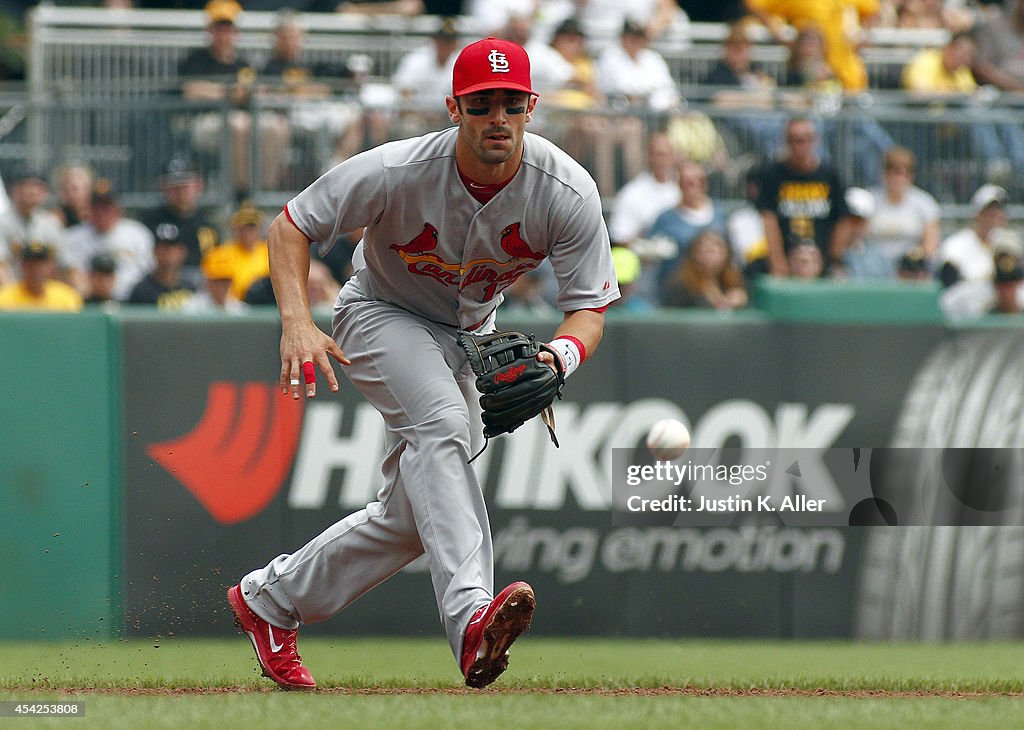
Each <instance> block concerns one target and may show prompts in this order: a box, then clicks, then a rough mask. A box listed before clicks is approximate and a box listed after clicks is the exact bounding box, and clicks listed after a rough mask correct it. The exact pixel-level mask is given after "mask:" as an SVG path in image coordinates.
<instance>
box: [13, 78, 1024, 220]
mask: <svg viewBox="0 0 1024 730" xmlns="http://www.w3.org/2000/svg"><path fill="white" fill-rule="evenodd" d="M687 91H688V92H689V94H690V95H689V97H688V104H687V107H686V109H685V110H683V111H681V112H675V113H672V114H667V115H666V114H650V113H647V112H645V111H643V110H638V109H631V108H629V107H614V106H609V107H608V108H605V109H601V110H594V111H587V112H578V111H566V110H558V109H552V108H545V107H543V105H541V106H540V107H538V110H539V113H538V115H537V117H536V118H535V120H534V123H533V124H532V125H531V126H530V127H528V129H530V130H531V131H534V132H537V133H539V134H543V135H545V136H548V137H549V138H551V139H552V140H553V141H555V142H556V143H558V144H560V145H561V146H563V147H566V148H568V149H569V150H570V151H572V152H573V154H575V155H576V156H577V158H578V159H579V160H580V161H581V162H582V163H583V164H584V165H585V166H586V167H588V169H590V171H591V172H592V174H594V176H595V178H596V179H597V180H598V183H599V185H600V186H601V191H602V194H603V195H604V197H605V198H606V199H611V198H612V197H613V196H614V193H615V191H616V190H617V189H618V187H619V186H621V185H622V184H623V183H624V182H625V181H626V180H628V179H629V178H630V177H632V176H633V175H634V174H636V173H637V172H638V171H639V169H640V167H641V166H642V165H643V164H644V144H645V140H646V137H647V135H648V134H649V133H650V132H651V131H653V130H661V129H666V128H667V129H668V131H669V132H670V134H674V135H675V136H676V141H677V143H679V144H680V145H682V146H683V148H684V149H686V145H687V144H690V143H692V142H694V139H695V138H696V137H703V136H707V135H710V138H709V139H705V140H704V141H703V142H702V146H701V147H700V148H694V149H687V153H688V154H689V155H690V156H692V157H696V158H699V159H701V160H702V161H703V162H705V163H706V164H707V166H708V167H709V169H710V170H711V176H710V182H711V186H712V194H713V195H714V196H716V197H719V198H722V199H725V200H733V201H735V200H741V199H742V198H743V191H744V173H745V172H746V170H747V169H748V168H749V167H751V166H752V165H754V164H756V163H758V162H761V161H764V160H766V159H768V158H770V157H771V156H772V155H773V153H774V149H775V144H773V141H774V143H778V142H779V141H781V137H782V130H783V125H784V123H785V120H786V118H787V117H788V116H790V115H791V114H792V113H793V111H794V110H793V109H792V108H791V107H790V106H789V105H788V104H789V102H784V101H783V100H782V99H779V100H776V101H775V103H773V104H772V105H770V106H768V107H766V108H732V107H721V106H718V105H716V103H715V102H714V100H713V99H714V96H713V94H712V93H711V91H712V90H710V89H698V88H690V89H687ZM698 92H700V93H698ZM833 101H834V100H833ZM800 111H801V113H810V114H811V115H812V116H814V117H815V118H816V119H817V120H818V121H819V123H820V126H821V127H822V130H823V133H824V134H823V138H824V142H825V145H824V148H823V151H824V152H825V154H826V155H827V156H828V157H829V158H830V160H831V161H832V162H833V163H834V164H835V165H836V166H837V167H838V168H839V169H840V170H841V172H842V174H843V176H844V178H845V180H846V181H847V182H848V183H850V184H857V185H863V186H871V185H875V184H878V183H879V181H880V178H881V154H882V151H883V149H884V148H885V147H886V146H887V145H889V144H893V143H897V144H902V145H905V146H908V147H910V148H911V149H913V150H914V151H915V152H916V153H917V157H918V160H919V163H918V178H917V179H918V184H919V185H921V186H922V187H924V188H925V189H927V190H929V191H930V192H931V193H932V194H934V195H935V196H936V197H937V198H938V199H939V200H940V201H941V202H943V203H944V205H945V208H944V213H945V214H946V215H948V216H961V215H962V214H963V213H964V211H965V206H964V204H965V203H966V201H967V200H968V199H969V197H970V195H971V194H972V193H973V192H974V190H975V189H976V188H977V187H978V186H979V185H980V184H981V183H982V182H985V181H987V180H989V179H990V177H991V174H992V160H990V159H986V158H985V157H984V156H983V155H982V154H981V152H980V151H979V150H978V148H977V145H976V141H975V139H974V138H973V136H972V127H973V126H975V125H979V124H982V125H989V126H990V127H999V126H1005V127H1007V128H1009V127H1014V128H1016V129H1017V131H1018V132H1020V133H1021V134H1022V136H1024V132H1021V125H1020V119H1021V118H1022V116H1021V113H1020V112H1021V107H1017V106H1012V105H999V106H988V107H982V106H961V107H954V106H951V105H949V104H945V105H942V106H939V105H935V104H924V103H911V102H909V101H908V100H907V99H906V97H904V96H903V95H902V94H876V95H874V96H873V97H871V99H870V104H865V103H863V102H861V103H858V101H857V100H848V101H847V103H846V104H844V105H839V106H837V107H836V106H832V107H830V106H828V105H826V104H824V103H819V104H817V105H816V106H815V105H811V106H809V107H808V108H807V109H806V110H800ZM237 113H241V114H243V115H247V116H248V118H249V119H250V120H256V123H254V124H252V133H251V135H250V138H249V141H248V145H247V150H242V149H241V148H240V147H239V146H237V145H236V146H234V147H233V145H235V139H234V137H233V133H232V131H231V123H230V119H231V117H232V115H235V114H237ZM263 122H265V123H263ZM446 124H447V120H446V117H445V115H444V113H443V109H442V107H441V102H440V100H439V102H438V106H437V109H436V110H433V111H431V112H425V111H424V110H422V109H414V108H411V107H407V106H402V105H395V106H392V107H372V106H367V105H364V104H362V103H361V102H360V99H359V96H358V90H357V89H354V88H353V89H350V90H348V91H340V92H339V93H336V94H334V95H333V96H331V97H329V98H325V99H321V100H315V101H309V100H307V101H302V102H301V103H300V102H292V101H289V100H287V99H284V98H282V97H261V96H253V97H252V98H251V100H250V102H249V104H248V105H247V106H246V107H244V108H242V109H236V108H234V107H232V106H231V105H230V104H221V103H210V102H196V101H188V100H185V99H182V98H181V97H172V96H152V97H116V96H109V97H108V96H99V95H95V94H87V95H82V94H76V95H60V96H57V95H50V96H49V97H47V98H44V99H42V100H36V99H32V98H30V97H29V96H28V95H25V94H20V95H10V94H7V95H0V142H2V144H0V164H3V165H4V169H9V166H11V165H12V164H13V163H15V162H17V161H19V160H23V161H30V162H32V163H33V164H34V165H35V166H37V167H41V168H44V169H49V170H53V169H55V168H56V167H57V166H59V165H60V164H63V163H66V162H69V161H82V162H86V163H88V164H90V165H91V166H92V167H93V168H94V169H95V170H96V173H97V174H98V175H100V176H103V177H108V178H110V179H111V180H112V182H113V184H114V186H115V188H116V189H117V190H118V191H119V192H120V193H121V196H122V201H123V203H124V204H125V205H126V206H127V207H129V208H136V209H140V208H147V207H151V206H156V205H158V204H159V202H160V193H159V185H158V179H159V175H160V172H161V170H162V169H163V167H164V165H165V164H166V162H167V160H168V159H170V157H171V156H172V155H174V154H176V153H188V154H190V155H191V156H192V157H193V158H194V159H196V160H197V162H198V163H199V166H200V169H201V172H202V175H203V177H204V179H205V180H206V183H207V185H206V187H207V193H206V196H207V202H208V203H209V204H218V205H224V206H230V205H232V204H234V202H235V201H236V199H237V198H238V197H239V196H240V195H242V194H245V195H246V196H248V197H252V198H253V199H254V200H255V201H256V202H257V204H259V205H264V206H267V207H276V206H278V205H281V204H283V203H284V202H286V201H287V200H288V199H289V198H290V197H291V196H292V195H294V194H295V192H297V191H298V190H301V189H302V188H303V187H305V186H306V185H307V184H308V183H309V182H311V181H312V180H313V179H315V177H316V176H317V175H319V174H320V173H321V172H323V171H324V170H325V169H326V168H327V167H328V166H330V165H331V164H332V163H333V162H336V161H337V159H338V157H339V154H341V152H340V149H341V144H340V143H341V142H342V141H344V142H345V143H346V145H347V147H346V151H345V154H352V153H355V152H357V151H360V150H362V149H366V148H368V147H370V146H374V145H376V144H379V143H381V142H385V141H388V140H391V139H397V138H400V137H407V136H411V135H414V134H419V133H422V132H425V131H428V130H429V129H437V128H441V127H443V126H446ZM693 125H696V126H693ZM282 129H283V130H284V133H285V136H284V137H283V138H282V137H280V136H278V137H273V138H271V137H270V136H269V134H270V133H271V131H272V130H273V131H274V133H275V134H281V130H282ZM29 130H34V131H32V133H31V134H30V133H29ZM271 153H273V154H274V155H277V156H276V157H273V164H274V170H273V171H272V170H270V168H269V161H270V159H271V157H272V155H271ZM240 155H241V157H240ZM268 155H269V156H268ZM244 157H247V158H248V160H249V170H248V174H247V175H245V176H241V175H240V174H239V170H238V169H237V165H238V164H239V160H240V159H241V158H244ZM271 172H273V174H272V175H271V174H270V173H271ZM1004 172H1005V173H1006V174H1007V177H1006V179H1004V180H1001V182H1004V184H1006V185H1007V187H1010V188H1011V190H1013V191H1015V192H1017V193H1021V192H1024V190H1020V189H1019V184H1018V182H1017V181H1019V180H1022V179H1024V176H1022V171H1021V170H1015V169H1009V170H1005V171H1004ZM1015 186H1016V187H1017V189H1016V190H1015Z"/></svg>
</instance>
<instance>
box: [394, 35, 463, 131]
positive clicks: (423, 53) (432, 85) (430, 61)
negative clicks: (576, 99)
mask: <svg viewBox="0 0 1024 730" xmlns="http://www.w3.org/2000/svg"><path fill="white" fill-rule="evenodd" d="M458 50H459V34H458V32H457V31H456V29H455V22H454V21H453V20H452V19H451V18H449V19H446V20H445V21H444V22H442V23H441V26H440V27H439V28H438V29H437V30H436V31H434V33H433V34H432V35H431V37H430V43H428V44H425V45H422V46H420V47H419V48H417V49H415V50H413V51H410V52H409V53H407V54H406V55H405V56H403V57H402V59H401V60H400V61H399V62H398V68H397V69H395V73H394V74H393V75H392V76H391V85H392V86H394V87H395V91H397V92H398V94H399V96H400V97H401V99H402V101H403V102H407V103H411V104H413V105H415V106H416V108H417V109H419V110H425V111H436V112H438V113H439V114H442V113H444V105H443V104H441V103H440V102H439V101H438V99H443V98H444V95H445V94H447V93H448V91H449V90H450V89H451V86H452V69H453V68H454V67H455V55H456V51H458Z"/></svg>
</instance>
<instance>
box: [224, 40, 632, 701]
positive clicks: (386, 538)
mask: <svg viewBox="0 0 1024 730" xmlns="http://www.w3.org/2000/svg"><path fill="white" fill-rule="evenodd" d="M536 103H537V96H536V94H535V93H534V92H533V91H532V89H531V84H530V60H529V58H528V56H527V54H526V51H524V50H523V49H522V48H521V47H520V46H518V45H516V44H514V43H511V42H509V41H504V40H499V39H495V38H486V39H484V40H481V41H477V42H476V43H472V44H470V45H469V46H467V47H466V48H464V49H463V50H462V52H461V53H460V55H459V56H458V59H457V61H456V63H455V68H454V74H453V84H452V95H451V96H449V97H446V99H445V104H446V105H447V109H448V114H449V116H450V118H451V121H452V123H453V124H454V125H456V126H454V127H450V128H448V129H445V130H443V131H440V132H433V133H429V134H426V135H424V136H422V137H417V138H414V139H407V140H400V141H396V142H389V143H387V144H384V145H381V146H380V147H376V148H374V149H371V150H368V151H366V152H363V153H361V154H359V155H356V156H354V157H352V158H349V159H348V160H346V161H345V162H342V163H341V164H339V165H338V166H337V167H335V168H334V169H332V170H330V171H329V172H327V173H325V174H324V175H323V176H321V177H320V178H319V179H318V180H316V181H315V182H313V184H312V185H310V186H309V187H308V188H307V189H305V190H304V191H302V192H301V193H299V194H298V195H297V196H296V197H295V198H294V199H293V200H291V201H290V202H289V203H288V204H287V206H286V207H285V209H284V211H283V212H282V213H281V214H280V215H279V216H278V217H277V219H276V220H275V221H274V223H273V224H272V226H271V229H270V235H269V248H270V267H271V278H272V281H273V285H274V291H275V293H276V296H277V302H278V306H279V308H280V312H281V321H282V335H281V377H280V383H281V389H282V391H283V392H284V393H286V394H290V395H291V397H292V398H296V399H297V398H300V397H301V396H302V394H305V396H306V397H307V398H312V397H314V396H315V395H316V382H315V377H316V373H315V368H319V370H320V371H321V372H322V373H323V375H324V377H325V378H326V381H327V383H328V385H329V386H330V389H331V390H332V391H336V390H337V389H338V381H337V378H336V377H335V373H334V370H333V366H332V364H331V362H330V358H334V359H335V360H337V361H338V362H339V363H341V364H342V365H344V366H345V367H344V372H345V373H346V375H347V376H348V378H349V380H350V381H351V382H352V384H353V385H354V386H355V387H356V388H358V389H359V391H360V392H361V393H362V394H363V395H364V396H365V397H366V399H367V400H369V401H370V403H372V404H373V405H374V406H375V407H376V408H377V410H379V411H380V413H381V415H382V416H383V418H384V421H385V426H386V450H385V458H384V464H383V467H382V471H383V473H384V487H383V488H382V489H381V491H380V493H379V494H378V495H377V500H376V501H375V502H372V503H370V504H369V505H367V506H366V508H365V509H362V510H359V511H358V512H356V513H354V514H351V515H349V516H348V517H346V518H344V519H342V520H341V521H340V522H337V523H336V524H334V525H332V526H331V527H329V528H327V530H325V531H324V532H323V533H322V534H320V535H318V536H316V537H315V538H313V539H312V540H311V541H310V542H309V543H307V544H306V545H305V546H303V547H302V548H300V549H299V550H298V551H297V552H294V553H292V554H285V555H280V556H278V557H277V558H274V559H273V560H272V561H271V562H270V563H269V564H268V565H267V566H266V567H263V568H260V569H258V570H254V571H252V572H251V573H249V574H248V575H246V576H245V577H244V578H242V580H241V581H240V583H239V584H238V585H235V586H233V587H232V588H230V589H229V590H228V601H229V603H230V605H231V608H232V609H233V611H234V613H235V616H236V619H237V623H239V624H240V625H241V627H242V628H243V630H244V631H245V632H246V633H247V634H248V635H249V637H250V639H251V641H252V644H253V647H254V648H255V650H256V656H257V659H258V660H259V663H260V665H261V666H262V668H263V670H264V674H265V675H266V676H268V677H270V678H271V679H272V680H274V681H275V682H277V683H278V684H279V685H280V686H282V687H284V688H288V689H309V688H313V687H315V682H314V680H313V677H312V676H311V675H310V673H309V671H308V670H307V669H306V668H305V667H304V666H303V665H302V663H301V659H300V657H299V656H298V654H297V653H296V630H297V628H298V627H299V625H300V624H303V623H311V622H315V621H323V620H325V619H327V618H329V617H330V616H332V615H334V614H335V613H337V612H338V611H341V610H342V609H344V608H345V607H346V606H348V605H349V604H350V603H352V602H353V601H355V600H356V599H357V598H359V597H360V596H362V595H363V594H364V593H366V592H367V591H369V590H370V589H371V588H373V587H374V586H376V585H377V584H379V583H381V582H382V581H384V580H386V579H387V578H388V577H390V576H391V575H393V574H394V573H396V572H397V571H399V570H400V569H401V568H402V567H403V566H405V565H407V564H408V563H410V562H411V561H413V560H414V559H415V558H417V557H418V556H420V555H421V554H423V553H426V556H427V561H428V564H429V569H430V576H431V580H432V582H433V586H434V594H435V599H436V601H437V606H438V610H439V613H440V617H441V622H442V624H443V626H444V630H445V633H446V634H447V637H448V642H449V644H450V646H451V649H452V652H453V653H454V655H455V658H456V661H457V662H458V663H459V666H460V668H461V670H462V673H463V676H465V678H466V684H468V685H470V686H473V687H483V686H486V685H488V684H490V683H491V682H493V681H494V680H495V679H496V678H497V676H498V675H499V674H501V672H503V671H504V670H505V668H506V666H507V664H508V659H507V650H508V647H509V646H510V645H511V644H512V642H513V641H514V640H515V639H516V638H517V637H518V636H519V634H520V633H522V631H523V630H525V629H526V628H527V627H528V626H529V624H530V620H531V618H532V614H533V610H534V607H535V605H536V599H535V596H534V593H533V589H532V588H531V587H530V586H529V585H528V584H527V583H524V582H516V583H513V584H512V585H510V586H508V587H506V588H505V589H504V590H502V591H501V592H499V593H498V594H497V595H496V596H495V595H494V593H493V587H492V583H493V554H492V547H491V534H490V527H489V525H488V520H487V510H486V507H485V504H484V497H483V492H482V489H481V486H480V483H479V482H478V480H477V477H476V474H475V473H474V471H473V468H472V466H471V465H469V464H468V462H469V460H470V458H471V457H472V456H473V454H475V453H476V452H477V451H478V450H479V447H480V445H481V444H482V436H481V409H480V405H479V403H478V399H479V393H477V392H476V391H475V389H474V377H473V373H472V371H471V369H470V367H469V366H468V364H467V354H466V352H465V351H464V350H463V349H462V348H461V347H460V346H459V344H458V340H457V337H458V334H459V332H460V331H470V332H473V333H476V334H484V333H488V332H491V331H493V330H494V319H495V309H496V308H497V307H498V305H499V304H500V303H501V301H502V294H501V292H502V290H503V289H505V288H506V287H508V286H510V285H511V284H512V283H513V282H515V281H516V280H517V279H518V278H519V277H520V276H522V275H524V274H525V273H527V272H528V271H531V270H532V269H534V268H536V267H537V266H538V265H539V264H540V263H541V261H542V260H543V259H545V258H547V259H549V260H550V261H551V264H552V265H553V268H554V272H555V274H556V277H557V281H558V298H557V302H558V305H559V308H560V309H561V310H562V311H563V312H564V313H565V316H564V320H563V322H562V323H561V325H560V326H559V327H558V329H557V331H556V334H555V338H554V339H553V340H552V341H551V342H550V343H547V344H548V345H549V346H550V349H551V350H552V351H554V353H557V357H559V358H560V360H561V362H560V363H556V362H555V357H556V355H555V354H552V352H549V351H547V350H545V351H542V352H541V353H540V354H538V355H537V356H536V357H537V359H538V360H540V361H541V362H544V363H546V364H549V365H550V366H551V367H552V368H555V367H558V366H560V369H564V373H565V374H566V375H569V374H571V373H572V372H573V371H574V370H575V369H576V368H577V367H578V366H579V365H580V363H582V362H583V361H584V359H585V358H587V357H588V356H589V355H590V354H592V353H593V352H594V350H595V348H596V347H597V345H598V343H599V341H600V339H601V335H602V333H603V330H604V310H605V308H606V307H607V306H608V304H609V303H611V302H612V301H614V300H615V299H616V298H618V296H619V294H618V286H617V283H616V280H615V273H614V268H613V265H612V259H611V254H610V247H609V242H608V232H607V230H606V228H605V225H604V221H603V219H602V217H601V201H600V197H599V195H598V191H597V187H596V185H595V183H594V181H593V179H592V178H591V177H590V176H589V175H588V174H587V172H586V171H585V170H584V169H583V168H582V167H581V166H580V165H578V164H577V163H576V162H575V161H573V160H572V158H570V157H569V156H568V155H566V154H565V153H564V152H562V151H561V150H559V149H558V148H557V147H555V146H554V145H553V144H551V143H550V142H548V141H547V140H545V139H543V138H541V137H537V136H535V135H532V134H528V133H526V131H525V126H526V124H527V123H528V122H529V121H530V119H531V117H532V116H533V113H534V107H535V105H536ZM363 227H365V232H364V235H363V240H362V242H361V243H360V245H359V246H358V248H357V250H356V253H355V256H354V258H353V265H354V268H355V273H354V274H353V276H352V278H351V279H350V280H349V281H348V282H347V283H346V284H345V286H344V287H343V288H342V290H341V292H340V294H339V296H338V300H337V302H336V304H335V308H334V320H333V330H334V332H333V335H334V336H333V339H332V338H331V337H328V336H327V335H326V334H324V333H323V332H321V331H320V330H319V329H317V328H316V326H315V325H314V323H313V320H312V318H311V316H310V310H309V305H308V302H307V298H306V297H307V295H306V276H307V271H308V268H309V245H310V242H313V241H316V242H319V244H320V246H321V247H322V250H326V249H327V248H329V247H330V245H331V243H332V242H333V241H334V240H335V239H336V238H337V237H338V236H339V235H340V234H342V233H344V232H346V231H351V230H354V229H357V228H363Z"/></svg>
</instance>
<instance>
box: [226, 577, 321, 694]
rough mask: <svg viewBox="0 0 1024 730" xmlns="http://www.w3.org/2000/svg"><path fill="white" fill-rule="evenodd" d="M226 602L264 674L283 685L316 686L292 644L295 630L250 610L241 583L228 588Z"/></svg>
mask: <svg viewBox="0 0 1024 730" xmlns="http://www.w3.org/2000/svg"><path fill="white" fill-rule="evenodd" d="M228 603H229V604H231V610H232V611H234V613H235V625H236V626H238V627H240V628H241V629H242V631H244V632H245V633H247V634H248V635H249V640H250V641H251V642H252V648H253V649H255V650H256V660H257V661H258V662H259V663H260V666H261V667H262V668H263V676H264V677H269V678H270V679H272V680H274V681H275V682H277V683H278V684H279V685H280V686H281V687H282V688H284V689H315V688H316V682H314V681H313V676H312V675H311V674H310V673H309V670H308V669H306V668H305V667H304V666H302V657H300V656H299V655H298V652H297V650H296V648H295V637H296V636H298V633H299V632H298V631H296V630H295V629H290V630H289V629H282V628H278V627H277V626H274V625H272V624H269V623H267V622H266V621H264V620H263V619H261V618H260V617H259V616H257V615H256V614H255V613H253V610H252V609H251V608H249V606H248V605H246V603H245V599H244V598H242V587H241V586H240V585H237V586H232V587H231V588H228Z"/></svg>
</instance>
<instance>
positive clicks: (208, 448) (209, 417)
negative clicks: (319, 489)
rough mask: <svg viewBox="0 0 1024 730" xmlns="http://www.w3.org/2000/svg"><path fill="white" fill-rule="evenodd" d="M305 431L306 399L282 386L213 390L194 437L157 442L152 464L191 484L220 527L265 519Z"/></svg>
mask: <svg viewBox="0 0 1024 730" xmlns="http://www.w3.org/2000/svg"><path fill="white" fill-rule="evenodd" d="M301 430H302V401H301V400H292V399H291V398H286V397H283V396H282V395H281V394H280V393H279V391H278V387H277V385H270V384H267V383H246V384H244V385H241V386H240V385H239V384H238V383H228V382H217V383H211V384H210V391H209V395H208V397H207V401H206V411H205V412H204V413H203V417H202V419H201V420H200V421H199V423H198V424H197V425H196V427H195V428H194V429H192V431H190V432H189V433H187V434H185V435H184V436H181V437H179V438H177V439H174V440H172V441H164V442H163V443H158V444H150V445H149V446H148V447H147V448H146V453H148V454H149V455H150V456H151V457H152V458H153V459H155V460H156V461H158V462H159V463H160V465H161V466H163V467H164V468H165V469H166V470H167V471H169V472H170V473H171V474H173V475H174V477H175V478H176V479H177V480H178V481H180V482H181V483H182V484H184V485H185V488H186V489H188V490H189V491H190V492H191V493H192V495H193V496H194V497H195V498H196V499H197V500H199V503H200V504H201V505H203V507H204V508H205V509H206V511H207V512H209V513H210V514H211V515H212V516H213V518H214V519H215V520H217V522H220V523H221V524H225V525H230V524H234V523H236V522H242V521H243V520H247V519H249V518H251V517H254V516H256V515H258V514H259V513H260V512H262V511H263V509H264V508H265V507H266V506H267V505H268V504H270V501H271V500H272V499H273V498H274V496H275V495H276V494H277V492H278V490H280V489H281V485H282V484H283V483H284V478H285V476H287V475H288V471H289V469H291V466H292V461H293V459H294V458H295V450H296V448H297V447H298V443H299V433H300V431H301Z"/></svg>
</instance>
